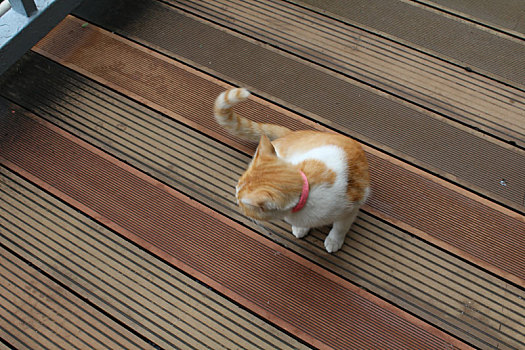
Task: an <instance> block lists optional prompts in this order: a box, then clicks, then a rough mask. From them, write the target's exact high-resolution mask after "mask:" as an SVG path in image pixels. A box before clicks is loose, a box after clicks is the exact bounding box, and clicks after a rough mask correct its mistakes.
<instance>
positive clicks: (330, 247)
mask: <svg viewBox="0 0 525 350" xmlns="http://www.w3.org/2000/svg"><path fill="white" fill-rule="evenodd" d="M344 243H345V237H344V236H343V237H342V238H335V239H334V238H333V237H330V235H328V236H327V237H326V239H325V240H324V247H325V248H326V251H327V252H328V253H335V252H336V251H338V250H339V249H341V247H342V246H343V244H344Z"/></svg>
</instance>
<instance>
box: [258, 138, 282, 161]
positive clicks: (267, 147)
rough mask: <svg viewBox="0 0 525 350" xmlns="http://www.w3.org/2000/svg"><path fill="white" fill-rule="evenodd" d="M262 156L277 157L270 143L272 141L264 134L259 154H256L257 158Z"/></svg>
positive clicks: (260, 142)
mask: <svg viewBox="0 0 525 350" xmlns="http://www.w3.org/2000/svg"><path fill="white" fill-rule="evenodd" d="M260 156H273V157H276V156H277V153H276V152H275V148H274V147H273V145H272V143H271V142H270V139H269V138H268V136H266V135H264V134H263V135H261V140H260V141H259V146H258V147H257V152H256V153H255V157H260Z"/></svg>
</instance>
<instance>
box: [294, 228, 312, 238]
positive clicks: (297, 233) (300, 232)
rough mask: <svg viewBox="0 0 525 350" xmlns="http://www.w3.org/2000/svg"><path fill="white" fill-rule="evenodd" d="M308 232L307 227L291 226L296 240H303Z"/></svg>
mask: <svg viewBox="0 0 525 350" xmlns="http://www.w3.org/2000/svg"><path fill="white" fill-rule="evenodd" d="M309 231H310V228H309V227H297V226H292V233H293V235H294V236H295V237H297V238H303V237H304V236H306V235H307V234H308V232H309Z"/></svg>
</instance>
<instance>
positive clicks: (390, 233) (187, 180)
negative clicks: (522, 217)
mask: <svg viewBox="0 0 525 350" xmlns="http://www.w3.org/2000/svg"><path fill="white" fill-rule="evenodd" d="M26 66H27V67H38V69H34V70H30V71H27V70H26V69H29V68H24V67H26ZM20 68H21V70H23V71H25V72H26V73H28V76H31V77H32V79H31V81H33V78H35V79H36V81H38V82H37V83H36V85H35V83H32V84H31V86H30V87H29V85H30V84H28V81H27V80H26V79H24V78H23V77H20V78H18V79H16V81H17V82H18V83H19V86H15V85H10V86H9V89H10V91H11V93H12V96H15V95H16V96H20V97H19V98H18V99H17V101H19V102H20V103H21V104H23V105H24V106H25V107H26V108H30V109H31V110H32V111H33V112H35V113H36V114H38V115H40V116H43V117H45V118H46V119H47V120H50V121H52V122H53V123H55V124H57V125H60V126H61V127H63V128H64V129H66V130H68V131H69V132H71V133H73V134H75V135H78V136H79V137H81V138H82V139H84V140H88V141H89V142H90V143H92V144H94V145H96V146H97V147H100V148H101V149H103V150H104V151H106V152H108V153H111V154H114V155H118V157H119V158H120V159H123V160H124V161H126V162H127V163H128V164H131V165H133V166H135V167H137V168H139V169H141V170H142V171H144V172H146V173H148V174H151V175H152V176H154V177H155V178H157V179H160V180H161V181H163V182H164V183H166V184H169V185H170V186H173V187H176V188H177V189H179V190H180V191H182V192H184V193H186V194H188V195H189V196H190V197H192V198H196V199H198V200H199V201H201V202H203V203H205V204H206V205H208V206H210V207H212V208H214V209H215V210H217V211H219V212H221V213H222V214H224V215H227V216H229V217H231V218H233V219H234V220H236V221H239V222H242V223H243V224H244V225H246V226H249V227H252V229H254V230H256V231H258V232H259V233H260V234H262V235H266V236H267V237H268V238H271V239H272V240H274V241H276V242H278V243H280V244H281V245H286V246H287V247H288V248H289V249H293V250H294V251H296V252H297V253H299V254H300V255H302V256H306V257H308V258H309V259H311V260H313V261H315V262H316V263H317V264H320V265H321V266H323V267H325V268H327V269H330V270H331V271H333V272H335V273H337V274H339V275H341V276H343V277H344V278H346V279H348V280H350V281H352V282H354V283H356V284H359V285H361V286H363V287H364V288H366V289H367V290H370V291H372V292H373V293H374V294H376V295H380V296H382V297H383V298H385V299H386V300H388V301H390V302H392V303H394V304H396V305H400V306H402V307H403V309H406V310H408V311H409V312H411V313H413V314H415V315H418V316H419V317H421V318H423V319H424V320H426V321H427V322H430V323H433V324H436V325H438V326H439V327H440V328H442V329H444V330H446V331H448V332H449V333H451V334H454V335H456V336H457V337H459V338H461V339H463V340H465V341H467V342H468V343H470V344H473V345H475V346H477V347H480V348H491V347H492V348H496V347H500V348H504V347H511V348H512V347H514V348H519V346H521V345H522V344H520V340H519V338H520V337H519V336H518V335H513V333H512V332H513V330H517V331H518V332H522V331H523V332H525V329H524V328H523V326H521V324H525V319H523V317H522V316H520V315H523V314H525V305H522V304H523V302H522V299H520V298H525V293H523V291H520V290H519V289H517V288H512V287H510V286H508V285H507V283H505V282H504V281H502V280H499V279H497V278H495V277H493V276H490V275H489V274H487V273H484V272H482V271H481V270H480V269H478V268H476V267H474V266H472V265H470V264H467V263H464V262H461V261H460V260H459V259H457V258H454V257H452V256H450V255H448V254H444V253H443V252H442V251H440V250H438V249H436V248H432V247H431V246H429V245H428V244H425V243H423V242H422V241H420V240H417V239H414V238H413V237H411V236H410V235H409V234H407V233H404V232H401V231H399V230H396V229H394V228H392V227H391V226H390V225H388V224H385V223H384V222H381V221H379V220H377V219H374V218H373V217H371V216H370V215H366V214H364V213H362V214H361V215H360V219H359V220H358V222H357V224H356V225H355V226H354V228H353V230H352V233H351V234H349V235H348V238H347V242H346V245H345V246H344V247H343V249H342V252H341V253H339V254H336V255H335V256H333V255H332V256H328V255H327V254H325V253H324V246H323V244H322V240H323V239H324V237H325V235H326V230H322V232H321V231H317V230H316V231H314V232H313V233H312V234H311V235H310V237H308V238H307V239H306V240H296V239H294V238H293V237H292V235H291V234H290V227H288V226H287V225H284V224H283V223H275V224H274V223H269V224H266V225H265V228H263V227H260V226H257V225H255V224H254V223H252V222H251V221H250V220H248V219H246V218H245V217H243V216H242V215H239V214H238V212H237V209H236V206H235V204H234V196H233V193H234V191H233V188H234V186H235V183H236V179H237V177H238V176H239V175H240V173H241V172H242V170H243V169H244V167H245V166H246V164H248V162H249V157H248V156H246V155H243V154H241V153H237V152H235V151H233V150H231V149H228V148H227V147H225V146H224V145H222V144H221V143H219V142H214V141H213V140H210V139H208V138H207V137H206V136H205V135H202V134H200V133H198V132H196V131H193V130H191V129H190V128H188V127H186V126H184V125H181V124H179V123H176V122H174V121H172V120H170V119H168V118H166V117H163V116H162V115H161V114H159V113H157V112H155V111H152V110H149V109H147V108H145V107H143V106H141V105H139V104H137V103H133V102H132V101H129V100H125V99H123V97H122V96H121V95H119V94H117V93H115V92H112V91H111V90H109V89H107V88H104V87H102V86H100V85H98V84H96V83H93V82H92V81H90V80H88V79H86V78H84V77H82V76H80V75H78V74H73V73H71V72H68V70H67V69H65V68H63V67H60V66H58V65H56V64H53V63H51V62H48V61H47V60H45V59H44V58H42V57H39V56H36V55H34V56H32V57H31V59H29V58H28V60H27V62H25V64H24V66H20ZM24 86H25V87H26V88H27V89H25V88H23V87H24ZM42 91H49V92H50V93H41V92H42ZM181 150H184V151H182V152H181ZM225 165H227V167H228V170H229V172H226V173H225V175H224V176H227V177H226V180H225V181H223V180H220V179H218V178H216V177H214V176H212V177H202V176H201V173H202V174H220V173H224V171H225V169H224V168H225ZM465 311H466V312H465ZM500 325H506V326H508V329H509V332H504V331H502V330H501V329H504V328H501V327H500ZM500 328H501V329H500Z"/></svg>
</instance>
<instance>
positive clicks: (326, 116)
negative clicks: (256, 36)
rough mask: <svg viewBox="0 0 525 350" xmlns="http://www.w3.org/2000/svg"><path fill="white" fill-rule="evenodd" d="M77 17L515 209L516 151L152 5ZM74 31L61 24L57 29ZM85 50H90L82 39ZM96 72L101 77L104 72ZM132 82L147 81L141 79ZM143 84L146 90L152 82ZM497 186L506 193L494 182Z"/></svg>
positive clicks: (120, 6)
mask: <svg viewBox="0 0 525 350" xmlns="http://www.w3.org/2000/svg"><path fill="white" fill-rule="evenodd" d="M79 13H80V14H81V15H82V16H83V17H84V18H87V19H88V20H90V21H93V22H94V23H96V24H98V25H102V26H105V27H107V28H109V29H110V30H111V31H116V32H118V33H121V34H122V35H124V36H126V37H130V38H132V39H134V40H138V41H140V42H141V44H143V45H147V46H150V47H152V48H154V49H156V50H157V49H158V50H161V51H162V52H164V53H165V54H167V55H169V56H174V57H176V58H178V59H182V60H185V61H186V62H187V63H189V64H192V65H197V66H199V67H205V68H203V69H205V70H206V71H208V72H211V73H212V74H218V75H220V76H222V77H224V78H225V79H228V80H229V81H234V82H236V84H238V85H243V86H248V87H250V88H251V89H252V90H255V91H257V92H258V93H261V94H264V95H265V96H267V97H268V98H271V99H272V100H274V101H278V102H280V103H282V104H284V105H285V106H287V107H289V108H291V109H293V110H299V111H300V112H303V113H305V114H307V115H308V116H309V117H311V118H313V119H315V120H318V121H320V122H323V123H324V124H326V125H328V126H330V127H332V128H335V129H337V130H339V131H342V132H345V133H347V134H350V135H353V136H355V137H357V138H358V139H361V140H365V141H366V142H368V143H372V144H374V145H375V146H376V147H379V148H381V149H387V150H388V151H389V152H392V153H395V154H396V155H397V156H399V157H402V158H403V159H409V160H410V161H411V162H415V163H416V164H418V165H419V166H421V167H424V168H428V169H430V170H431V171H433V172H436V173H438V174H440V175H441V176H444V177H447V178H448V179H450V180H452V181H457V182H459V183H460V184H462V185H464V186H467V187H469V188H473V189H475V190H476V191H478V192H481V193H483V194H484V195H487V196H489V197H490V198H493V199H496V200H498V201H501V202H504V203H505V204H508V205H511V206H519V208H520V209H519V210H523V206H524V200H525V177H524V176H522V175H523V174H522V169H523V168H525V156H524V154H525V151H523V150H514V149H512V148H511V149H508V148H506V147H508V146H505V145H499V144H495V143H492V142H490V141H488V140H485V139H484V138H482V137H478V136H476V135H474V134H471V133H470V132H467V131H465V130H463V129H460V128H457V127H455V126H453V125H450V124H449V123H447V122H446V121H442V120H439V119H437V116H431V115H430V113H431V112H428V111H423V110H420V108H417V107H414V106H411V105H410V104H408V103H407V102H404V101H400V100H399V99H396V98H394V97H393V96H389V95H387V94H385V93H382V92H378V91H375V90H374V89H372V88H370V87H368V86H365V85H363V84H360V83H358V82H356V81H355V80H353V79H351V78H346V77H344V76H341V75H338V74H336V73H334V72H332V71H328V70H326V69H322V68H319V67H318V66H315V65H313V64H311V63H308V62H305V61H304V60H301V59H300V58H297V57H292V56H290V55H286V54H284V53H283V52H282V51H278V50H277V49H274V48H269V47H268V46H267V45H265V44H262V43H258V42H254V41H253V40H249V39H247V38H246V37H244V36H242V35H241V34H235V33H232V32H230V31H228V30H226V29H224V28H217V27H216V26H213V25H211V24H210V23H209V22H207V21H205V20H202V19H197V18H193V17H190V16H189V15H187V14H185V13H184V12H182V11H180V10H178V9H176V8H174V7H171V6H169V5H166V4H163V3H162V4H161V3H159V2H157V1H153V0H149V1H142V2H133V1H121V0H115V1H108V2H106V1H105V0H104V1H100V0H97V1H89V2H85V3H84V5H83V6H82V7H81V8H80V10H79ZM81 23H83V22H81ZM172 23H177V25H176V26H175V25H172ZM74 26H75V25H73V27H71V25H70V24H68V25H64V26H62V28H63V29H65V28H68V29H72V28H74ZM76 26H78V24H76ZM55 35H57V38H58V37H61V38H62V39H59V40H64V41H67V42H76V41H77V40H81V39H80V38H84V40H87V39H88V35H90V34H89V31H86V32H85V33H78V32H76V33H75V34H74V35H73V36H72V35H69V34H67V32H61V31H60V30H56V31H55ZM85 45H92V43H91V42H90V41H89V40H87V41H85ZM39 49H41V50H44V51H47V54H51V55H56V56H59V57H60V58H62V59H64V60H66V61H69V62H70V63H73V62H75V63H76V64H77V65H79V66H81V67H82V66H83V63H81V62H79V61H81V60H82V61H85V58H84V57H78V56H73V57H67V56H64V55H68V54H69V53H70V52H71V51H70V49H72V47H71V48H70V49H66V45H64V44H60V45H59V46H58V45H52V44H51V42H50V41H49V40H44V41H43V42H42V43H41V44H40V45H39ZM62 50H66V52H63V51H62ZM79 50H80V49H79ZM112 67H113V68H115V69H120V68H122V67H119V66H115V65H113V66H112ZM98 73H99V75H101V76H106V74H107V73H108V72H107V71H102V72H98ZM127 78H128V79H129V78H131V77H127ZM136 78H139V77H136ZM140 78H141V79H143V80H144V81H145V80H149V79H150V78H148V75H142V76H141V77H140ZM106 79H107V78H106ZM148 83H149V85H152V84H155V83H154V82H153V81H151V80H149V81H148ZM152 92H154V91H152ZM156 92H157V93H158V92H159V91H156ZM503 179H504V180H506V183H507V186H502V185H501V184H500V181H501V180H503Z"/></svg>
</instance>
